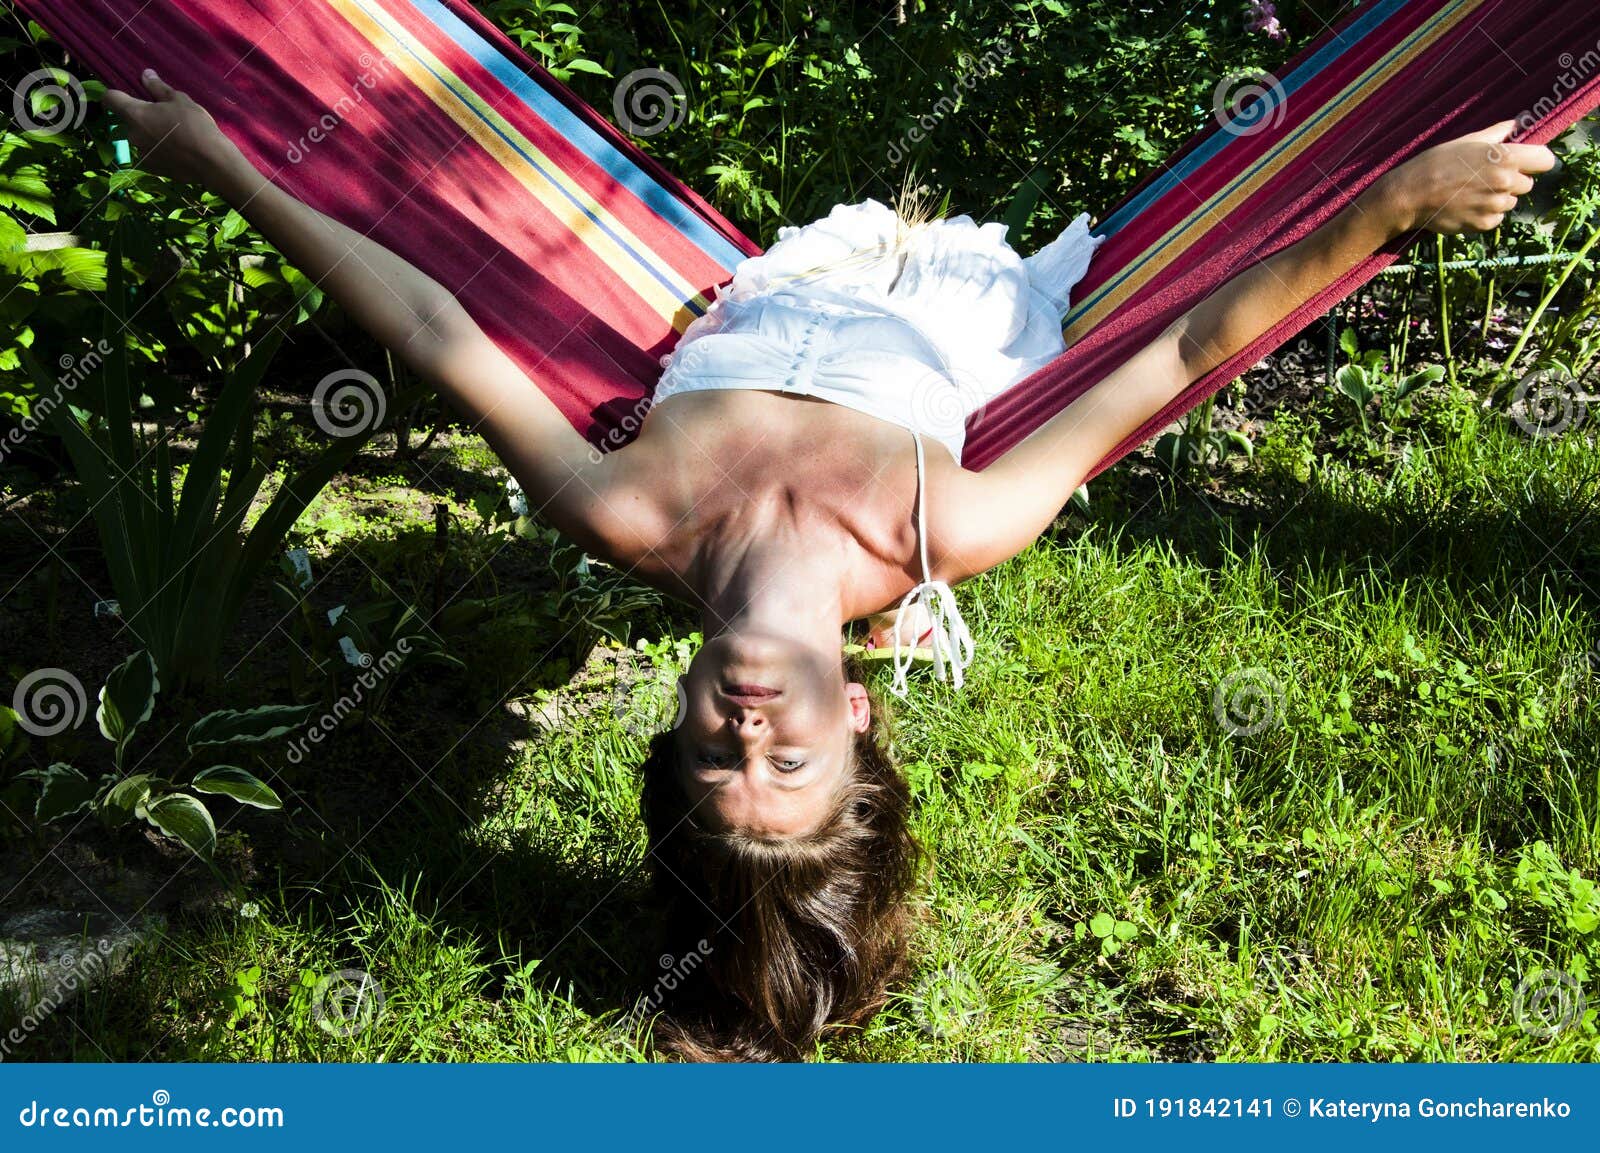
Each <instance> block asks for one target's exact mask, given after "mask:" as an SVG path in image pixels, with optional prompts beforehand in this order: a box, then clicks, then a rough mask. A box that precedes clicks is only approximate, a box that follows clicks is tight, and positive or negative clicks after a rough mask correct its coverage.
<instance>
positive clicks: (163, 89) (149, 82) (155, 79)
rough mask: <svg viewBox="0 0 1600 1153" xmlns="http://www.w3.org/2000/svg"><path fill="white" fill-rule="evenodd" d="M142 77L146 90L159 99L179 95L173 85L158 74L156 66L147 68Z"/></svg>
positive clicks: (169, 98) (168, 98) (167, 98)
mask: <svg viewBox="0 0 1600 1153" xmlns="http://www.w3.org/2000/svg"><path fill="white" fill-rule="evenodd" d="M141 79H142V80H143V81H144V90H145V91H146V92H148V93H150V95H151V96H154V97H155V98H156V99H157V100H171V99H172V98H173V97H174V96H176V95H177V92H175V91H174V90H173V87H172V85H170V84H168V83H167V82H166V81H165V80H163V79H161V77H160V76H158V75H156V70H155V69H154V68H146V69H145V70H144V75H143V76H142V77H141Z"/></svg>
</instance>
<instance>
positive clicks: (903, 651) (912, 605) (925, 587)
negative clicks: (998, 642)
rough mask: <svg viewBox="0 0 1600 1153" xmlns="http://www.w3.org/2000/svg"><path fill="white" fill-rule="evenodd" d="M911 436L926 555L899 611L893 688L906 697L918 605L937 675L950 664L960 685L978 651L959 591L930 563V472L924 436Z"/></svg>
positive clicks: (920, 536)
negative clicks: (929, 635) (963, 614)
mask: <svg viewBox="0 0 1600 1153" xmlns="http://www.w3.org/2000/svg"><path fill="white" fill-rule="evenodd" d="M911 436H912V439H913V440H914V441H916V445H917V548H918V550H919V552H920V554H921V559H922V583H921V584H919V585H918V586H917V587H916V588H914V589H912V590H911V591H910V592H908V593H907V594H906V595H905V597H904V598H902V599H901V601H900V609H899V611H898V612H897V613H896V614H895V621H894V680H893V681H892V682H890V685H889V691H890V692H892V693H893V694H894V695H895V696H897V697H901V698H902V699H903V698H904V697H906V696H907V695H908V693H909V691H910V690H909V688H908V686H907V683H906V678H907V676H908V675H909V674H910V672H911V663H912V661H913V660H915V659H916V642H917V634H916V633H912V634H911V638H910V643H909V644H908V643H907V642H906V638H905V636H904V634H903V630H904V629H906V628H908V627H910V628H915V627H916V626H915V625H911V624H910V623H909V622H910V621H911V618H912V615H913V613H914V611H915V610H916V609H917V608H919V607H920V608H923V609H926V610H927V613H928V619H929V621H930V623H931V627H930V630H929V631H931V633H932V634H933V638H932V639H933V675H934V679H936V680H941V681H942V680H944V679H945V670H946V669H947V668H948V669H949V679H950V683H951V684H952V685H953V686H954V687H955V688H957V689H959V688H960V687H961V686H962V684H963V683H964V682H965V680H966V672H967V667H968V666H969V665H971V664H972V657H973V653H974V651H975V646H974V645H973V640H972V633H971V632H970V631H969V630H968V628H967V622H966V621H964V620H962V619H961V609H960V607H959V606H958V605H957V604H956V595H955V593H954V592H952V591H951V589H950V586H949V585H948V584H946V583H945V582H944V581H936V580H934V579H933V572H932V570H931V569H930V568H929V565H928V496H927V492H928V473H927V466H926V461H925V460H924V459H923V452H922V437H921V435H920V434H918V433H917V432H915V431H913V432H912V434H911Z"/></svg>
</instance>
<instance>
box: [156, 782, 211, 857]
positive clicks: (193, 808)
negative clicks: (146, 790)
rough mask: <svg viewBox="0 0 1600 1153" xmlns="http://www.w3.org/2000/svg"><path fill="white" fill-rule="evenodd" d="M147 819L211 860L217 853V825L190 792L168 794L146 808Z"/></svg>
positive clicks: (208, 811)
mask: <svg viewBox="0 0 1600 1153" xmlns="http://www.w3.org/2000/svg"><path fill="white" fill-rule="evenodd" d="M144 819H145V820H147V821H149V822H150V823H151V824H152V825H154V826H155V827H156V828H158V829H160V830H161V831H162V832H163V833H165V834H166V835H167V836H169V837H173V838H175V839H176V840H179V841H182V842H183V843H184V844H185V845H188V846H189V848H190V850H191V851H192V852H193V853H194V855H195V856H197V857H199V858H200V859H201V860H204V861H209V860H210V859H211V858H212V856H213V854H215V853H216V851H217V826H216V824H215V823H214V822H213V821H212V820H211V812H210V810H209V809H207V808H206V807H205V806H204V805H203V804H201V803H200V802H199V801H197V800H195V799H194V798H193V797H191V796H189V795H188V794H187V793H168V794H167V795H166V796H164V797H160V798H158V799H156V800H155V801H153V802H151V803H150V804H149V805H148V806H146V808H145V811H144Z"/></svg>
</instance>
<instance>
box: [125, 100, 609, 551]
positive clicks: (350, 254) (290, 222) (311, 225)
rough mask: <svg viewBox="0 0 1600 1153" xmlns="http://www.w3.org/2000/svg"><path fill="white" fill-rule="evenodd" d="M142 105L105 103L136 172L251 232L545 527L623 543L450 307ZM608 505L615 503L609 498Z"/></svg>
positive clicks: (497, 358) (199, 130)
mask: <svg viewBox="0 0 1600 1153" xmlns="http://www.w3.org/2000/svg"><path fill="white" fill-rule="evenodd" d="M144 80H145V87H146V89H147V91H148V93H149V96H150V99H149V100H138V99H135V98H134V97H132V96H129V95H127V94H125V93H121V92H109V93H107V94H106V103H107V104H108V105H109V106H110V108H111V109H112V111H114V112H115V113H116V114H117V115H118V116H119V117H121V118H122V120H123V122H124V123H125V124H126V125H127V127H128V134H129V136H130V137H131V138H132V140H133V142H134V144H136V145H137V146H138V147H139V150H140V154H141V156H140V163H141V165H142V166H144V167H146V168H148V169H150V170H152V171H155V172H158V173H161V174H162V175H166V176H170V177H173V178H174V179H178V180H183V181H187V182H190V183H196V184H200V185H203V186H204V187H206V188H208V189H210V190H211V191H213V192H215V193H216V194H217V195H219V196H221V197H222V198H223V199H224V200H226V201H227V202H228V203H229V204H231V205H233V206H234V207H235V208H236V209H238V211H239V212H240V213H241V214H242V215H243V216H244V217H245V218H246V219H248V220H249V221H250V223H251V224H253V225H255V227H256V228H257V229H258V230H259V231H260V232H261V234H262V235H263V236H265V237H266V238H267V239H268V240H269V241H271V242H272V244H273V245H274V246H276V247H277V249H278V250H279V251H280V252H282V253H283V254H284V256H285V257H286V258H287V259H288V260H289V261H290V263H292V264H294V265H295V267H297V268H299V269H300V270H301V271H302V272H304V273H305V274H306V275H307V276H308V277H310V278H311V280H312V281H314V282H315V283H316V284H317V285H318V286H319V287H321V288H322V289H323V291H325V292H327V293H328V295H330V296H331V297H333V299H334V300H336V301H338V302H339V304H340V306H341V307H342V308H344V310H345V311H346V312H347V313H349V315H350V316H351V317H352V318H353V319H354V320H355V321H356V322H357V323H358V324H360V325H361V326H362V327H363V328H365V329H366V330H367V331H368V332H370V333H371V334H372V335H373V337H374V338H375V339H377V340H378V341H379V342H380V343H382V344H383V345H385V346H386V347H388V348H390V349H392V350H393V351H394V352H395V353H396V354H397V355H398V356H400V357H401V358H402V359H404V360H405V362H406V363H407V364H409V365H410V366H411V367H412V368H413V369H415V370H416V371H417V373H419V374H420V375H422V376H423V377H425V378H427V379H428V380H430V381H431V382H432V383H433V384H434V385H435V386H437V387H438V389H439V390H440V391H441V392H442V393H444V394H445V396H447V397H448V398H449V399H450V400H451V401H452V402H453V403H454V404H455V405H456V406H457V407H458V408H459V409H460V410H462V412H463V414H464V415H465V416H466V417H467V418H468V419H470V420H471V421H472V422H473V423H474V425H476V426H477V427H478V428H479V430H480V431H481V432H482V433H483V435H484V437H485V438H486V439H487V440H488V441H489V443H490V445H491V446H493V448H494V450H495V451H496V453H498V454H499V456H500V458H501V459H502V460H504V461H505V462H506V465H507V466H508V467H509V468H510V469H511V471H512V473H513V474H514V475H516V476H517V478H518V479H519V480H520V481H521V483H522V485H523V487H524V489H525V490H526V491H527V493H528V495H529V498H530V500H531V502H532V503H533V504H534V505H535V507H538V508H540V509H542V510H543V511H544V512H545V514H546V515H547V516H548V517H549V518H550V520H551V521H552V523H554V524H556V525H557V526H558V527H560V528H561V529H563V530H564V531H567V532H568V533H570V534H572V535H573V536H574V537H576V538H577V539H579V540H581V541H584V542H585V543H588V544H597V545H598V544H603V541H600V540H597V539H596V534H597V533H599V534H601V535H602V536H603V537H608V536H610V535H612V534H613V533H615V532H617V531H622V532H624V533H626V531H627V528H626V526H625V525H621V524H619V523H618V521H619V518H620V517H622V516H624V515H626V514H625V510H624V509H622V508H620V507H619V505H620V504H625V503H627V502H625V501H622V500H621V499H620V498H619V499H617V500H615V501H614V500H611V499H608V493H607V486H608V483H609V479H610V478H609V476H608V473H609V472H610V471H612V470H611V469H610V464H611V458H610V457H605V458H601V457H600V456H598V455H597V454H596V453H594V451H593V450H592V449H591V448H590V446H589V444H588V443H587V442H586V441H585V440H584V439H583V437H581V436H580V435H579V434H578V433H577V432H576V431H575V430H574V429H573V428H572V426H571V424H569V423H568V421H567V419H566V418H565V417H564V416H562V414H561V411H560V410H559V409H558V408H557V407H556V406H555V404H554V403H553V402H552V401H551V400H550V399H549V398H548V397H546V396H545V395H544V394H543V393H542V392H540V391H539V389H538V388H537V387H535V385H534V384H533V382H532V381H530V380H529V379H528V378H527V376H526V375H525V374H524V373H523V372H522V371H521V370H520V369H519V368H518V367H517V366H516V364H515V363H513V362H512V361H511V360H510V358H508V357H507V356H506V355H505V353H503V352H502V351H501V350H500V349H499V347H498V346H496V345H495V343H494V342H493V341H491V340H490V339H489V338H488V337H487V336H486V335H484V332H483V330H482V329H481V328H479V327H478V324H477V322H476V321H474V320H473V319H472V317H471V316H469V315H468V314H467V311H466V309H465V308H463V307H462V306H461V304H460V302H458V301H457V300H456V298H455V296H454V295H453V294H452V293H451V292H450V291H449V290H448V289H446V288H445V287H444V286H443V285H441V284H439V283H438V282H437V281H436V280H434V279H432V278H431V277H429V276H428V275H426V274H425V273H423V272H422V271H420V270H419V269H417V268H415V267H414V266H413V265H411V264H409V263H407V262H406V261H405V260H403V259H402V258H400V257H399V256H397V255H396V254H395V253H394V252H392V251H390V250H389V249H387V248H385V247H384V246H383V245H381V244H379V243H377V242H376V241H374V240H372V239H370V238H368V237H366V236H363V235H362V234H361V233H359V232H356V231H355V230H353V229H350V228H347V227H345V226H344V225H342V224H340V223H339V222H338V221H336V220H333V219H332V218H331V217H328V216H326V215H324V214H322V213H320V212H318V211H317V210H316V209H314V208H312V207H310V206H309V205H307V204H303V203H302V202H300V201H298V200H296V199H295V198H294V197H293V196H290V195H289V194H288V193H287V192H285V191H283V190H282V189H281V188H279V187H277V186H276V185H274V184H273V183H272V182H271V181H270V180H268V179H267V178H266V177H265V176H264V175H262V173H260V172H259V171H257V169H256V168H255V166H254V165H253V164H251V163H250V161H249V159H248V158H246V157H245V155H244V154H243V153H242V152H240V151H239V149H238V148H237V147H236V146H235V145H234V144H233V142H232V141H230V140H229V139H228V138H227V137H226V136H224V135H223V134H222V132H221V131H220V130H219V129H218V128H217V126H216V122H215V121H213V120H212V118H211V116H210V115H209V114H208V113H207V112H206V111H205V109H203V108H201V107H200V106H199V105H198V104H196V103H195V102H194V101H193V100H192V99H190V98H189V97H188V96H186V95H184V94H183V93H181V92H178V91H176V90H174V89H172V88H171V87H169V86H168V85H167V84H165V83H163V82H162V81H161V80H160V79H159V78H158V77H157V76H156V75H155V73H154V72H146V73H145V78H144ZM611 495H613V496H614V495H615V494H611Z"/></svg>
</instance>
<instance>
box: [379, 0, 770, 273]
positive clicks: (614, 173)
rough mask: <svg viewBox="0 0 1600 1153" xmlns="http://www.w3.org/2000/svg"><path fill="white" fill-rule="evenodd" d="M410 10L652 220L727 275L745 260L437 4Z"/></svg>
mask: <svg viewBox="0 0 1600 1153" xmlns="http://www.w3.org/2000/svg"><path fill="white" fill-rule="evenodd" d="M410 3H411V5H412V6H413V7H414V8H416V9H417V10H418V11H420V12H422V13H423V14H424V15H426V16H428V18H429V19H431V20H432V21H433V23H434V24H435V26H437V27H438V28H439V30H440V31H441V32H444V33H445V34H446V35H447V36H449V37H450V39H451V40H454V41H455V42H456V44H457V45H459V46H460V47H461V49H462V50H463V51H465V52H466V53H467V54H468V55H470V56H471V57H472V58H473V59H474V60H476V61H477V62H478V63H479V64H481V65H482V66H483V67H484V68H485V69H486V70H488V71H489V72H490V73H492V74H493V75H494V77H495V79H497V80H499V81H500V83H502V84H504V85H505V86H506V87H507V88H509V89H510V90H511V91H512V92H513V93H514V94H515V95H516V96H517V97H519V98H520V99H521V100H522V102H523V103H524V104H526V105H527V106H528V107H529V108H530V109H531V110H532V111H533V112H534V113H535V114H536V115H538V116H539V117H540V118H541V119H542V120H544V121H545V123H547V124H549V125H550V126H551V127H552V128H554V129H555V130H556V131H557V132H558V133H560V134H561V135H562V136H563V137H564V138H566V140H568V141H569V142H570V143H572V144H573V145H574V146H576V147H577V148H578V149H580V150H581V151H582V152H583V153H584V155H586V156H588V157H589V159H591V160H593V161H594V162H595V163H596V164H598V165H599V166H600V167H601V168H603V169H604V170H605V171H606V173H607V174H608V175H609V176H611V178H612V179H613V180H615V181H616V182H617V183H618V184H621V185H622V186H623V187H624V188H626V189H628V191H630V192H632V193H633V194H634V195H635V196H637V197H638V198H639V199H640V200H642V201H644V202H645V203H646V204H647V205H649V206H650V208H651V209H652V210H654V212H655V213H656V215H657V216H659V217H661V218H662V219H663V220H665V221H666V222H667V223H668V224H670V225H672V226H673V227H674V228H675V229H677V230H678V231H679V232H680V233H682V234H683V235H684V236H685V237H686V238H687V239H689V240H690V241H692V242H693V243H694V244H695V245H697V246H698V247H699V248H700V250H701V251H702V252H704V253H705V254H706V255H707V256H708V257H709V258H711V259H712V260H714V261H716V262H717V263H718V264H720V265H721V266H722V267H723V268H725V269H728V270H729V271H732V270H733V269H734V268H736V267H737V266H738V264H739V262H740V261H742V260H743V259H744V258H745V255H744V253H743V252H741V251H740V250H739V249H738V248H736V247H734V245H733V244H731V243H729V241H728V240H727V239H726V238H725V237H724V236H723V235H722V234H721V233H720V232H718V231H717V230H716V229H714V228H712V227H711V226H710V225H709V224H707V223H706V222H705V221H704V220H703V219H702V218H701V217H700V216H699V214H697V213H696V212H695V211H694V210H693V209H691V208H690V207H689V206H688V205H687V204H685V203H684V202H683V201H681V200H679V199H678V198H677V197H676V196H674V195H673V194H672V193H671V192H670V191H668V190H667V189H665V188H663V187H662V186H661V185H660V184H659V183H657V182H656V180H655V178H654V177H652V176H651V175H650V174H649V173H648V172H646V171H645V170H644V169H642V168H640V167H639V166H638V165H637V164H635V163H634V162H633V160H632V159H630V158H629V157H628V155H627V154H626V153H624V152H622V151H620V150H619V149H618V148H617V147H616V146H615V145H614V144H612V143H611V142H610V141H608V140H606V139H605V138H604V137H603V136H601V135H600V134H599V133H598V132H596V131H595V130H594V129H593V128H591V127H590V126H589V125H588V124H586V123H585V122H584V120H583V118H582V117H580V116H578V115H577V114H575V113H574V112H573V111H572V110H571V109H570V108H568V107H567V106H566V105H565V104H563V103H562V102H561V101H560V100H557V99H556V98H555V97H554V96H552V95H551V94H550V93H549V92H547V91H545V89H544V87H543V86H542V85H541V84H539V83H538V82H537V81H536V80H534V79H533V78H532V77H531V76H529V75H528V74H527V73H526V72H524V71H523V70H522V69H521V68H519V67H518V66H517V64H516V63H515V61H513V60H510V59H509V58H507V57H506V56H504V55H503V54H501V53H500V52H498V51H497V50H496V49H495V47H494V45H492V44H490V43H489V42H488V41H487V40H485V39H484V38H483V37H482V36H480V35H479V34H478V33H477V32H476V31H475V30H473V29H472V28H471V27H469V26H468V25H467V24H466V23H464V22H463V21H462V20H461V18H460V17H458V16H457V15H456V14H455V13H454V12H452V11H450V9H448V8H446V7H445V6H444V5H443V4H441V3H439V0H410Z"/></svg>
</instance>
